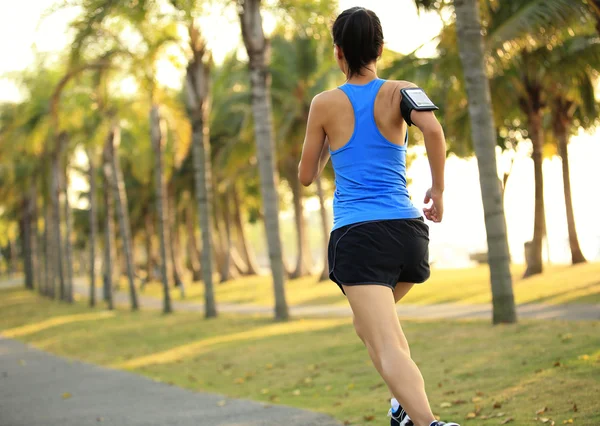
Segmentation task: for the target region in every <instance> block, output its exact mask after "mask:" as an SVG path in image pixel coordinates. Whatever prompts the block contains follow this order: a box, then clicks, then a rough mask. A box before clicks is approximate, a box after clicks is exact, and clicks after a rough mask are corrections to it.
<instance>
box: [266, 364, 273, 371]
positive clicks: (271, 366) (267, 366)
mask: <svg viewBox="0 0 600 426" xmlns="http://www.w3.org/2000/svg"><path fill="white" fill-rule="evenodd" d="M265 368H266V369H267V370H272V369H273V364H267V365H265Z"/></svg>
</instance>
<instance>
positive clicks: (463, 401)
mask: <svg viewBox="0 0 600 426" xmlns="http://www.w3.org/2000/svg"><path fill="white" fill-rule="evenodd" d="M466 403H467V401H465V400H464V399H456V400H454V401H452V404H454V405H460V404H466Z"/></svg>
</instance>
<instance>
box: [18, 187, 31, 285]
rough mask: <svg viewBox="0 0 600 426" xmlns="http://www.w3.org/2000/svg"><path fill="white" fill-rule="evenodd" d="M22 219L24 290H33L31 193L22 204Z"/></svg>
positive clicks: (28, 193)
mask: <svg viewBox="0 0 600 426" xmlns="http://www.w3.org/2000/svg"><path fill="white" fill-rule="evenodd" d="M22 209H23V213H22V217H21V241H22V242H23V243H22V244H23V249H22V254H23V269H24V270H25V288H27V289H30V290H33V288H34V284H33V283H34V277H33V271H34V266H33V253H32V251H31V241H32V240H33V238H32V233H31V221H32V220H31V191H28V192H27V194H26V195H25V197H24V199H23V203H22Z"/></svg>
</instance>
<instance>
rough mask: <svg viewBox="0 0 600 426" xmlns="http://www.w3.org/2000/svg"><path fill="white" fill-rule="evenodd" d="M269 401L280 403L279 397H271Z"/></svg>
mask: <svg viewBox="0 0 600 426" xmlns="http://www.w3.org/2000/svg"><path fill="white" fill-rule="evenodd" d="M269 401H271V402H278V401H279V397H278V396H277V395H271V396H270V397H269Z"/></svg>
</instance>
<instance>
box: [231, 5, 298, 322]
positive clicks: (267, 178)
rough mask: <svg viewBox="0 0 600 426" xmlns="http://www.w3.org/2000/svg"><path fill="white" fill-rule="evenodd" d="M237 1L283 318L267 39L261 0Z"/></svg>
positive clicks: (277, 310) (279, 312) (277, 306)
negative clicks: (246, 58)
mask: <svg viewBox="0 0 600 426" xmlns="http://www.w3.org/2000/svg"><path fill="white" fill-rule="evenodd" d="M238 5H239V7H238V12H239V17H240V23H241V28H242V38H243V40H244V45H245V47H246V51H247V53H248V59H249V69H250V83H251V87H252V112H253V115H254V131H255V135H256V147H257V154H258V155H257V156H258V169H259V175H260V182H261V185H260V186H261V194H262V198H263V205H264V210H265V229H266V234H267V243H268V248H269V260H270V264H271V272H272V276H273V288H274V293H275V318H276V319H277V320H285V319H287V318H288V317H289V313H288V306H287V302H286V298H285V281H284V268H283V258H282V253H281V237H280V232H279V198H278V194H277V185H278V173H277V170H276V168H275V164H276V154H275V147H274V138H273V114H272V110H271V95H270V90H269V70H268V63H269V41H268V40H267V38H266V37H265V34H264V32H263V28H262V16H261V13H260V6H261V1H260V0H243V1H239V2H238Z"/></svg>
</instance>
